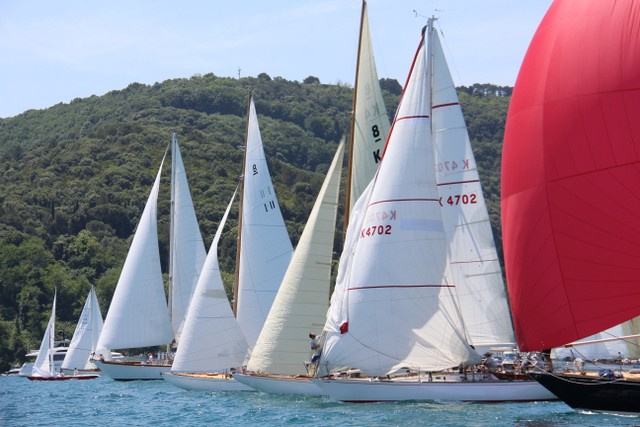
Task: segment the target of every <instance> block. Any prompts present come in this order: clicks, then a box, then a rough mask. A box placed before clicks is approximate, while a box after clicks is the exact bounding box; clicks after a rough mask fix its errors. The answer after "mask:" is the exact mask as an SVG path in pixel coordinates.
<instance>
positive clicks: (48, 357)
mask: <svg viewBox="0 0 640 427" xmlns="http://www.w3.org/2000/svg"><path fill="white" fill-rule="evenodd" d="M56 299H57V291H56V292H55V293H54V295H53V304H52V306H51V316H50V317H49V323H48V324H47V329H46V330H45V332H44V336H43V337H42V342H41V343H40V349H39V350H38V357H37V358H36V361H35V363H34V364H33V369H32V372H31V375H29V376H27V378H28V379H29V380H32V381H62V380H89V379H94V378H98V375H95V374H82V375H69V376H67V375H64V374H63V373H62V372H55V370H54V369H55V364H54V361H53V356H54V352H53V350H54V347H55V345H54V344H55V341H54V338H55V331H56Z"/></svg>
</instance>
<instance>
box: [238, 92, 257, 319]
mask: <svg viewBox="0 0 640 427" xmlns="http://www.w3.org/2000/svg"><path fill="white" fill-rule="evenodd" d="M252 96H253V93H252V91H251V90H249V99H248V101H247V125H246V129H245V137H244V155H243V156H242V172H241V174H240V188H239V190H240V196H239V202H238V212H239V213H238V238H237V239H236V272H235V283H234V286H233V314H234V315H235V316H236V317H238V292H239V291H240V258H241V256H240V250H241V248H242V201H243V199H244V173H245V168H246V163H247V145H248V142H249V115H250V109H251V97H252Z"/></svg>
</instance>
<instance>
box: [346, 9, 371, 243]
mask: <svg viewBox="0 0 640 427" xmlns="http://www.w3.org/2000/svg"><path fill="white" fill-rule="evenodd" d="M366 10H367V0H362V11H361V12H360V31H359V32H358V53H357V56H356V58H358V59H357V61H356V78H355V84H354V86H353V104H352V107H351V130H350V134H349V159H348V160H347V185H346V186H345V195H346V197H345V208H344V230H345V234H346V232H347V226H348V225H349V214H350V213H351V208H350V206H351V168H352V167H353V155H354V149H353V142H354V138H355V133H356V130H355V128H356V104H357V102H358V76H359V74H360V53H361V51H362V29H363V27H364V18H365V13H366Z"/></svg>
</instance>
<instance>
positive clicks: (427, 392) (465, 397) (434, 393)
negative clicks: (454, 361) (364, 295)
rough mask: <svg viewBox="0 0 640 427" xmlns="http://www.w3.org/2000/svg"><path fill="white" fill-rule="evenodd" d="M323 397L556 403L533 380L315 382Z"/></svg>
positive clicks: (391, 400)
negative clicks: (543, 401)
mask: <svg viewBox="0 0 640 427" xmlns="http://www.w3.org/2000/svg"><path fill="white" fill-rule="evenodd" d="M313 382H315V383H316V384H317V385H318V386H319V387H320V389H322V391H323V392H324V394H325V395H328V396H329V397H330V398H331V399H332V400H337V401H342V402H394V401H410V400H414V401H464V402H487V403H491V402H531V401H537V400H557V399H558V398H557V397H556V396H554V395H553V394H552V393H551V392H550V391H548V390H547V389H546V388H544V387H542V386H541V385H540V384H538V383H537V382H535V381H531V380H529V381H504V380H484V381H455V380H454V381H442V380H438V381H430V382H429V381H425V382H420V380H419V379H415V378H414V379H394V380H386V381H379V380H373V381H371V380H369V379H317V380H313Z"/></svg>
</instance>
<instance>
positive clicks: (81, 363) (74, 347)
mask: <svg viewBox="0 0 640 427" xmlns="http://www.w3.org/2000/svg"><path fill="white" fill-rule="evenodd" d="M102 325H103V320H102V313H100V306H99V305H98V298H97V296H96V291H95V289H94V288H93V286H92V287H91V290H90V291H89V295H88V296H87V300H86V301H85V303H84V307H83V309H82V313H81V314H80V319H79V320H78V324H77V325H76V329H75V331H74V332H73V338H71V343H70V344H69V349H68V350H67V354H66V355H65V356H64V360H63V361H62V369H76V368H77V369H92V368H95V366H93V364H92V363H91V362H90V360H89V358H90V357H91V353H93V352H94V351H95V350H96V346H97V344H98V338H99V337H100V331H101V330H102Z"/></svg>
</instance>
